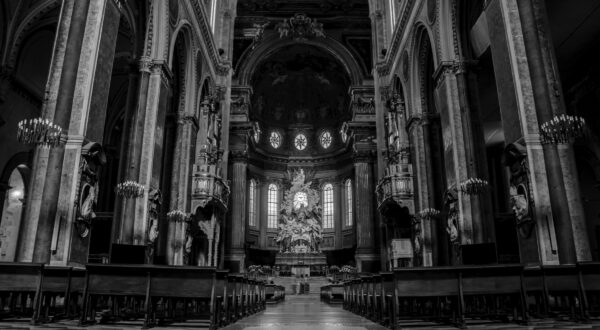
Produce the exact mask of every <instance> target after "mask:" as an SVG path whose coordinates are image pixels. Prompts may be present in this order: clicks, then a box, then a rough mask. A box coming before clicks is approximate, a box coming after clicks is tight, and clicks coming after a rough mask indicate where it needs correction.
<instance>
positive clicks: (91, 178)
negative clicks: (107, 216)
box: [75, 142, 106, 238]
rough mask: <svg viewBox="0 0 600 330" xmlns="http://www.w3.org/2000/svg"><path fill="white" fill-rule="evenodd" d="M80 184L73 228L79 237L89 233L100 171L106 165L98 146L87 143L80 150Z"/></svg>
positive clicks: (93, 143) (100, 148)
mask: <svg viewBox="0 0 600 330" xmlns="http://www.w3.org/2000/svg"><path fill="white" fill-rule="evenodd" d="M82 153H83V154H82V158H81V165H80V170H81V183H80V185H81V186H80V192H79V200H78V205H77V206H78V207H77V217H76V220H75V228H76V229H77V232H78V234H79V237H81V238H85V237H87V236H88V235H89V233H90V227H91V225H92V220H93V219H94V218H96V213H95V212H94V209H95V207H96V202H97V200H98V191H99V186H98V182H99V179H100V170H101V168H102V166H103V165H104V164H106V155H105V154H104V151H103V150H102V147H101V146H100V144H98V143H95V142H89V143H87V144H86V145H85V146H84V147H83V148H82Z"/></svg>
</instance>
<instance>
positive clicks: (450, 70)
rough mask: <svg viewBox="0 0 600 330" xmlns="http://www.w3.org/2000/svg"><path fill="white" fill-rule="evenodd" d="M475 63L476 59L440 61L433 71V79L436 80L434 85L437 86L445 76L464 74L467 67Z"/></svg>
mask: <svg viewBox="0 0 600 330" xmlns="http://www.w3.org/2000/svg"><path fill="white" fill-rule="evenodd" d="M476 64H477V61H465V60H462V61H442V62H441V63H440V65H439V66H438V68H437V69H436V70H435V72H434V73H433V79H434V81H435V82H436V86H439V84H440V83H442V82H443V81H444V79H445V78H446V76H449V75H453V76H456V75H459V74H464V73H466V72H467V71H468V69H469V67H471V66H474V65H476Z"/></svg>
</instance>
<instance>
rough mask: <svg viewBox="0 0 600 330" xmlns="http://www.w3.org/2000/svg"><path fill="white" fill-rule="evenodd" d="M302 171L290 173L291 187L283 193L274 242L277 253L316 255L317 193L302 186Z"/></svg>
mask: <svg viewBox="0 0 600 330" xmlns="http://www.w3.org/2000/svg"><path fill="white" fill-rule="evenodd" d="M305 178H306V177H305V174H304V170H302V169H300V170H299V171H295V172H294V176H293V178H292V187H291V188H290V189H289V190H288V191H287V192H286V193H285V197H284V201H283V204H282V208H281V212H280V216H279V233H278V235H277V238H276V239H275V241H276V242H277V244H278V245H279V252H283V253H289V252H294V253H307V252H308V253H319V252H320V249H319V244H320V243H321V240H322V238H323V233H322V226H321V209H320V207H319V193H318V192H317V191H316V190H314V189H312V188H310V185H311V183H312V182H308V183H304V181H305Z"/></svg>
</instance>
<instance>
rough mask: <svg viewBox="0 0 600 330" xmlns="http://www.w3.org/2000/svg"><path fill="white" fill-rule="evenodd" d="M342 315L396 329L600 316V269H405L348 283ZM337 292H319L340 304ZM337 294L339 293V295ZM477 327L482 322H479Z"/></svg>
mask: <svg viewBox="0 0 600 330" xmlns="http://www.w3.org/2000/svg"><path fill="white" fill-rule="evenodd" d="M342 286H343V306H344V309H346V310H349V311H351V312H354V313H356V314H359V315H361V316H364V317H366V318H369V319H371V320H372V321H374V322H378V323H380V324H382V325H385V326H388V327H390V328H393V329H396V328H401V327H402V325H403V324H407V323H411V322H415V321H417V320H418V321H419V322H432V323H446V324H452V325H455V326H458V327H463V326H465V325H466V324H468V323H469V322H481V321H480V320H492V321H494V320H496V321H502V322H509V321H512V322H517V323H524V324H527V323H528V322H529V320H530V317H531V316H535V317H536V318H548V317H560V318H563V317H568V318H569V319H571V320H577V321H586V320H588V319H589V318H590V317H592V316H596V315H599V314H600V263H591V262H590V263H580V264H577V265H560V266H558V265H557V266H535V267H524V266H523V265H489V266H459V267H431V268H402V269H395V270H394V271H393V272H386V273H379V274H374V275H361V276H360V277H359V278H356V279H354V280H350V281H346V282H344V283H343V285H342ZM334 290H339V286H337V285H329V286H327V287H325V288H324V289H323V290H322V291H321V297H322V299H324V300H325V301H334V300H335V299H334V295H335V294H334V292H336V291H334ZM338 292H339V291H338ZM476 320H477V321H476Z"/></svg>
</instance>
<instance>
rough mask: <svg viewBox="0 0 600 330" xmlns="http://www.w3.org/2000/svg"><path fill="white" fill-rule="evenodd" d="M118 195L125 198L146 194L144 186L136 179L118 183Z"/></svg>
mask: <svg viewBox="0 0 600 330" xmlns="http://www.w3.org/2000/svg"><path fill="white" fill-rule="evenodd" d="M115 190H116V192H117V195H119V196H121V197H123V198H140V197H142V196H144V190H145V188H144V186H143V185H141V184H139V183H137V182H135V181H125V182H121V183H119V184H118V185H117V188H116V189H115Z"/></svg>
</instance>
